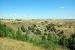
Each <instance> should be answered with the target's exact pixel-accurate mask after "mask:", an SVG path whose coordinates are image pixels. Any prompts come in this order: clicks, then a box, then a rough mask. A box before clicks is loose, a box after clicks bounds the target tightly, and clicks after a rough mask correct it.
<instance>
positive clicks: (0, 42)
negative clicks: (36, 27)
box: [0, 38, 45, 50]
mask: <svg viewBox="0 0 75 50" xmlns="http://www.w3.org/2000/svg"><path fill="white" fill-rule="evenodd" d="M0 50H45V49H43V48H40V47H36V46H34V45H33V44H31V43H27V42H22V41H16V40H12V39H7V38H0Z"/></svg>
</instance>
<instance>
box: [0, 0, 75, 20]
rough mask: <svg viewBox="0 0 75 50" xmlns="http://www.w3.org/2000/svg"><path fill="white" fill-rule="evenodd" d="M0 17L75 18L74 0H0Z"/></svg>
mask: <svg viewBox="0 0 75 50" xmlns="http://www.w3.org/2000/svg"><path fill="white" fill-rule="evenodd" d="M0 18H11V19H12V18H22V19H49V18H52V19H75V0H0Z"/></svg>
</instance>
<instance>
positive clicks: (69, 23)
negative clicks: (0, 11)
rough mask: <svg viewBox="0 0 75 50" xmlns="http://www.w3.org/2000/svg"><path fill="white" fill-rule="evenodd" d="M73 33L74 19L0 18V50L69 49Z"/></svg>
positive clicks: (71, 49) (74, 31) (74, 27)
mask: <svg viewBox="0 0 75 50" xmlns="http://www.w3.org/2000/svg"><path fill="white" fill-rule="evenodd" d="M74 33H75V21H74V20H52V19H48V20H43V19H40V20H39V19H36V20H21V19H20V20H0V37H1V38H0V50H69V47H70V46H68V45H69V43H70V42H69V40H70V41H71V40H72V39H70V37H71V38H73V39H74V36H75V35H74V36H73V37H72V36H71V35H72V34H74ZM71 43H72V44H73V45H74V43H73V42H71ZM74 47H75V46H73V48H70V50H74V49H75V48H74Z"/></svg>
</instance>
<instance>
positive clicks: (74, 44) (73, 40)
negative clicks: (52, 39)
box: [68, 34, 75, 50]
mask: <svg viewBox="0 0 75 50" xmlns="http://www.w3.org/2000/svg"><path fill="white" fill-rule="evenodd" d="M68 43H69V44H68V48H70V50H75V34H72V35H71V36H70V38H69V39H68Z"/></svg>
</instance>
